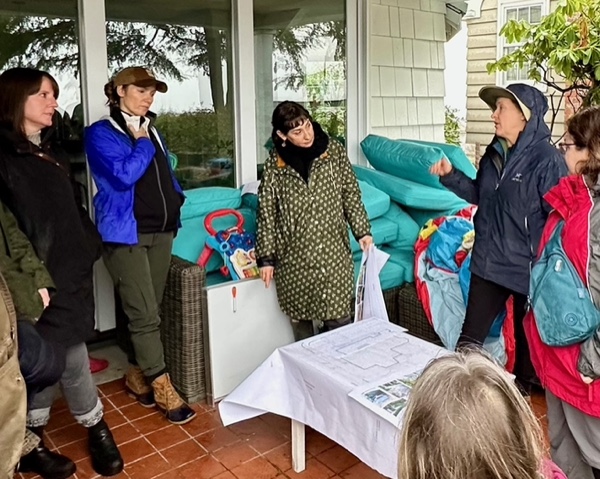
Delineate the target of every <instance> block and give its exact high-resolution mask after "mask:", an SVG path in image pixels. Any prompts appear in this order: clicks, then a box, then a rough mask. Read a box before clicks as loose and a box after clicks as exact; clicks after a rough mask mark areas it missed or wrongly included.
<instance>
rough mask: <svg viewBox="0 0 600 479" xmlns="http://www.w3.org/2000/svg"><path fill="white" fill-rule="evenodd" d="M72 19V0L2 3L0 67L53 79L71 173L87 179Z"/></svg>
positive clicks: (60, 133)
mask: <svg viewBox="0 0 600 479" xmlns="http://www.w3.org/2000/svg"><path fill="white" fill-rule="evenodd" d="M76 19H77V2H76V0H56V1H54V2H34V1H32V0H23V1H19V2H4V3H2V4H1V5H0V71H3V70H6V69H8V68H13V67H31V68H39V69H41V70H45V71H47V72H48V73H50V74H51V75H52V76H53V77H54V78H55V79H56V81H57V82H58V85H59V88H60V94H59V97H58V109H57V113H56V114H55V117H54V122H55V128H56V132H55V135H57V136H56V138H57V139H58V140H59V141H60V142H61V144H62V146H63V147H64V149H65V150H67V152H68V153H69V155H70V158H71V167H72V173H73V175H74V177H75V179H76V180H77V181H79V182H80V183H81V184H83V185H86V184H87V174H86V163H85V155H84V151H83V110H82V106H81V90H80V82H79V78H80V76H79V46H78V36H77V34H78V30H77V21H76ZM9 40H10V41H9Z"/></svg>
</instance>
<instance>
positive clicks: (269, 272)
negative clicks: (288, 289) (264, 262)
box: [260, 266, 275, 288]
mask: <svg viewBox="0 0 600 479" xmlns="http://www.w3.org/2000/svg"><path fill="white" fill-rule="evenodd" d="M273 271H275V268H274V267H273V266H263V267H262V268H260V279H262V280H263V281H264V283H265V288H268V287H269V285H270V284H271V280H272V279H273Z"/></svg>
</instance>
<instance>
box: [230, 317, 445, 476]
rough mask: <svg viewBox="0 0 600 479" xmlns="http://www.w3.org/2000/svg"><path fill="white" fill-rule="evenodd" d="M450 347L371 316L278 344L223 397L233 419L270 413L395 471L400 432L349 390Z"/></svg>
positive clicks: (413, 367)
mask: <svg viewBox="0 0 600 479" xmlns="http://www.w3.org/2000/svg"><path fill="white" fill-rule="evenodd" d="M445 353H447V351H445V350H443V349H441V348H439V347H437V346H434V345H432V344H430V343H427V342H425V341H422V340H420V339H418V338H415V337H413V336H410V335H409V334H407V333H406V332H405V331H404V330H403V329H402V328H400V327H398V326H396V325H394V324H392V323H389V322H387V321H382V320H377V319H371V320H367V321H361V322H359V323H355V324H352V325H350V326H345V327H343V328H340V329H338V330H335V331H332V332H329V333H326V334H321V335H319V336H316V337H314V338H309V339H306V340H304V341H300V342H297V343H294V344H290V345H288V346H284V347H282V348H279V349H278V350H276V351H275V352H274V353H273V354H272V355H271V356H270V357H269V358H268V359H267V360H266V361H265V362H264V363H263V364H262V365H261V366H260V367H258V368H257V369H256V370H255V371H254V372H253V373H252V374H251V375H250V376H249V377H248V378H247V379H246V380H245V381H244V382H243V383H242V384H240V385H239V386H238V387H237V388H236V389H235V390H234V391H233V392H232V393H231V394H230V395H229V396H227V397H226V398H225V399H224V400H223V401H221V403H220V404H219V411H220V413H221V418H222V420H223V423H224V424H225V425H226V426H228V425H230V424H233V423H235V422H238V421H242V420H245V419H250V418H252V417H255V416H259V415H261V414H264V413H266V412H272V413H275V414H279V415H281V416H285V417H289V418H291V419H295V420H296V421H299V422H301V423H303V424H306V425H308V426H310V427H312V428H313V429H315V430H317V431H319V432H321V433H322V434H324V435H325V436H327V437H329V438H330V439H332V440H333V441H335V442H336V443H338V444H340V445H341V446H343V447H344V448H346V449H347V450H348V451H350V452H352V453H353V454H354V455H356V456H357V457H358V458H359V459H360V460H361V461H363V462H364V463H365V464H367V465H369V466H370V467H372V468H374V469H376V470H377V471H379V472H380V473H381V474H383V475H385V476H387V477H391V478H396V477H397V458H398V441H399V431H398V429H397V427H396V426H395V425H394V424H392V423H391V422H389V421H387V420H385V419H383V418H382V417H380V416H379V415H378V414H376V413H375V412H373V411H371V410H369V409H368V408H367V407H365V406H364V405H362V404H360V403H359V402H358V401H356V400H354V399H352V398H350V397H349V396H348V393H349V392H350V391H352V390H354V389H355V388H356V387H358V386H364V385H366V384H370V383H373V382H374V381H379V380H383V379H386V378H393V377H394V376H395V375H396V376H399V375H402V374H404V373H406V371H407V370H411V371H416V370H417V369H422V368H423V367H425V365H426V364H427V363H428V362H429V361H430V360H431V359H432V358H433V357H435V356H437V355H441V354H445Z"/></svg>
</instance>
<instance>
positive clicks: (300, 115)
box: [271, 101, 313, 145]
mask: <svg viewBox="0 0 600 479" xmlns="http://www.w3.org/2000/svg"><path fill="white" fill-rule="evenodd" d="M306 120H308V121H311V122H312V121H313V119H312V117H311V116H310V113H309V112H308V110H307V109H306V108H304V107H303V106H302V105H300V104H298V103H296V102H295V101H283V102H281V103H280V104H279V105H277V106H276V107H275V110H273V116H272V117H271V125H273V132H272V133H271V138H272V139H273V142H274V143H275V144H276V145H277V144H281V143H282V142H283V140H282V139H281V138H280V137H279V135H277V131H280V132H281V133H283V134H284V135H286V134H287V132H288V131H290V130H293V129H294V128H296V127H298V126H300V125H301V124H302V123H304V122H305V121H306Z"/></svg>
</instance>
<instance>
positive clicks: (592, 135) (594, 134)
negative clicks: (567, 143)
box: [567, 106, 600, 184]
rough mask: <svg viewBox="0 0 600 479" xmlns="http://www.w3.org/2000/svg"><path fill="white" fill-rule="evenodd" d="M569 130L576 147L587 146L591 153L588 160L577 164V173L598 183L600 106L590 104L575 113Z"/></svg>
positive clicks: (568, 125) (599, 174)
mask: <svg viewBox="0 0 600 479" xmlns="http://www.w3.org/2000/svg"><path fill="white" fill-rule="evenodd" d="M567 132H568V133H569V135H571V138H573V143H575V148H578V149H580V150H581V149H583V148H587V149H588V151H589V153H590V157H589V159H588V160H587V161H582V162H580V164H578V165H577V167H578V168H577V169H578V171H577V173H578V174H580V175H585V176H587V177H588V178H589V179H590V180H591V181H592V183H593V184H596V183H597V182H598V177H599V176H600V106H590V107H588V108H584V109H583V110H580V111H579V112H577V113H576V114H575V115H573V116H572V117H571V118H570V119H569V121H568V122H567Z"/></svg>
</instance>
